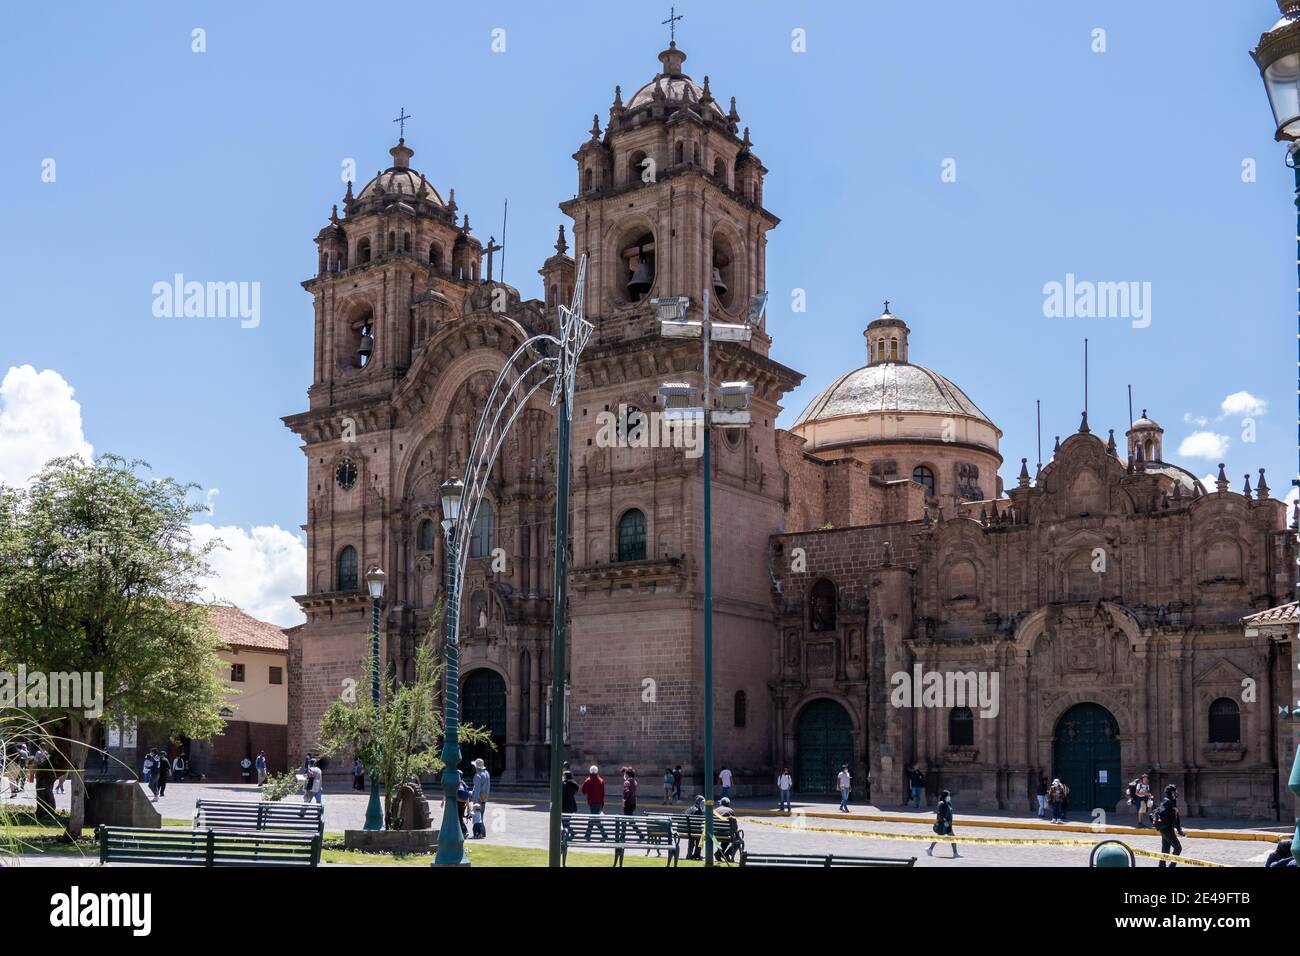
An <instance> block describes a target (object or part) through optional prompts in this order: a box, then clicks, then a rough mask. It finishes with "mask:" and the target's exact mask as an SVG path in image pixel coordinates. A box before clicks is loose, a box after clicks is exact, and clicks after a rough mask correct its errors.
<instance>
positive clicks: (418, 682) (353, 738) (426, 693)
mask: <svg viewBox="0 0 1300 956" xmlns="http://www.w3.org/2000/svg"><path fill="white" fill-rule="evenodd" d="M441 619H442V615H441V613H438V614H435V615H434V618H433V621H432V622H431V623H430V625H429V631H428V634H427V635H426V637H425V639H424V640H422V641H421V642H420V643H419V645H418V646H417V647H416V649H415V680H414V681H412V682H410V683H408V684H397V683H396V681H394V680H393V679H392V677H391V676H388V675H385V677H384V680H383V682H382V686H381V688H380V696H379V700H380V703H379V727H378V734H377V735H376V733H375V717H374V715H375V709H374V706H373V705H372V704H371V701H370V695H369V694H360V693H359V694H357V700H356V701H354V702H351V703H348V702H345V701H343V700H336V701H334V702H333V703H332V704H330V706H329V708H328V709H327V710H326V711H325V714H324V716H323V717H321V722H320V742H321V752H322V753H323V754H325V755H328V756H331V757H340V758H342V759H345V760H350V759H351V758H352V757H353V756H358V757H360V758H361V763H362V764H363V765H364V766H365V768H366V772H367V773H370V774H377V775H378V779H379V780H380V781H381V782H382V786H383V787H384V791H385V796H384V820H385V821H386V823H387V825H388V826H390V827H391V826H393V824H394V823H395V822H396V809H397V808H396V796H397V789H398V788H399V787H400V786H401V785H402V784H403V783H405V782H406V781H407V780H408V779H409V778H410V777H412V776H416V777H422V776H430V775H433V774H437V773H440V772H441V771H442V768H443V763H442V757H441V752H442V732H443V722H442V711H441V709H440V701H441V695H440V693H439V689H440V688H441V687H442V677H443V665H442V663H441V662H440V661H439V658H438V655H437V652H436V651H435V650H434V646H433V638H434V635H436V634H437V633H438V630H439V621H440V620H441ZM367 683H368V682H367ZM362 698H364V699H362ZM458 737H459V739H460V742H461V743H462V744H466V743H486V744H487V745H488V746H492V738H491V736H490V734H489V733H488V732H487V731H486V730H484V729H482V728H480V727H471V726H467V725H465V724H463V723H462V724H461V725H460V729H459V734H458Z"/></svg>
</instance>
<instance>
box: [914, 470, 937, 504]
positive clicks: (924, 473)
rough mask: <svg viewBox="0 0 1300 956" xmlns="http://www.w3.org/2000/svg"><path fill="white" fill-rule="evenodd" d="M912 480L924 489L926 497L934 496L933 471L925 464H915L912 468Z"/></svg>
mask: <svg viewBox="0 0 1300 956" xmlns="http://www.w3.org/2000/svg"><path fill="white" fill-rule="evenodd" d="M912 480H913V481H914V482H916V483H917V484H918V485H920V486H921V487H922V488H924V489H925V496H926V497H927V498H933V497H934V472H932V471H931V470H930V469H929V468H926V467H925V465H917V466H916V467H915V468H913V469H912Z"/></svg>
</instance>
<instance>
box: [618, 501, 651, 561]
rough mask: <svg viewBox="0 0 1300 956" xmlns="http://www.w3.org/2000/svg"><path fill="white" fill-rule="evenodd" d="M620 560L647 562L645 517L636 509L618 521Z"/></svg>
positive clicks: (625, 513) (626, 513)
mask: <svg viewBox="0 0 1300 956" xmlns="http://www.w3.org/2000/svg"><path fill="white" fill-rule="evenodd" d="M618 559H619V560H620V561H644V560H645V515H644V514H643V513H642V512H640V511H638V510H637V509H636V508H633V509H632V510H631V511H627V512H624V514H623V517H621V518H619V519H618Z"/></svg>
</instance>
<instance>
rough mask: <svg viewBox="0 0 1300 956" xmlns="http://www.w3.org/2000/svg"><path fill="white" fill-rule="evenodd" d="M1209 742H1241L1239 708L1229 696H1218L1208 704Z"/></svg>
mask: <svg viewBox="0 0 1300 956" xmlns="http://www.w3.org/2000/svg"><path fill="white" fill-rule="evenodd" d="M1210 743H1212V744H1239V743H1241V708H1240V707H1238V706H1237V702H1236V701H1235V700H1233V699H1232V698H1231V697H1220V698H1219V699H1218V700H1216V701H1215V702H1214V703H1212V704H1211V705H1210Z"/></svg>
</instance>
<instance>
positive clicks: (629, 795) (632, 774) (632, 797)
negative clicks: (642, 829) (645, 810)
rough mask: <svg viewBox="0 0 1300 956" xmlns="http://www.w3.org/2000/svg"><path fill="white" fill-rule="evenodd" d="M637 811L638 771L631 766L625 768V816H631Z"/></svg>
mask: <svg viewBox="0 0 1300 956" xmlns="http://www.w3.org/2000/svg"><path fill="white" fill-rule="evenodd" d="M635 813H636V771H635V770H633V769H632V768H631V767H624V768H623V816H625V817H630V816H633V815H634V814H635Z"/></svg>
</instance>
